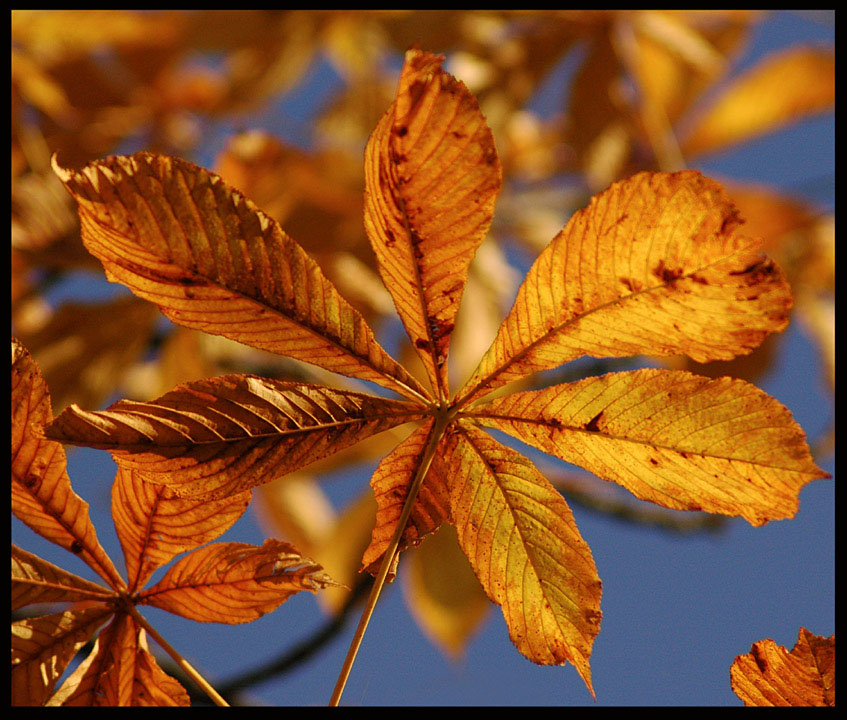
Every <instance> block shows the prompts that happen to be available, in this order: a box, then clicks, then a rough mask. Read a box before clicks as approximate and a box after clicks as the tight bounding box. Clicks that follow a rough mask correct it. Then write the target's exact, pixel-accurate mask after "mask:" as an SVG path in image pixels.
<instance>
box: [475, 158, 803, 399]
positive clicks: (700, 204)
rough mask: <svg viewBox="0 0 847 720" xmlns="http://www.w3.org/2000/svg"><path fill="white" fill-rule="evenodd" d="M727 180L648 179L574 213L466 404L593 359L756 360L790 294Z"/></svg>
mask: <svg viewBox="0 0 847 720" xmlns="http://www.w3.org/2000/svg"><path fill="white" fill-rule="evenodd" d="M739 222H740V220H739V218H738V217H737V214H736V211H735V208H734V207H733V205H732V203H731V202H730V201H729V199H728V198H727V197H726V195H725V193H724V192H723V190H722V188H721V187H720V185H718V184H717V183H715V182H713V181H711V180H709V179H707V178H705V177H703V176H702V175H700V174H699V173H697V172H694V171H685V172H680V173H639V174H638V175H635V176H633V177H632V178H629V179H628V180H624V181H622V182H618V183H615V184H614V185H612V186H611V187H610V188H609V189H608V190H606V191H605V192H603V193H600V194H599V195H596V196H595V197H593V198H592V200H591V203H590V204H589V206H588V207H587V208H585V209H584V210H581V211H579V212H578V213H576V214H575V215H574V216H573V217H572V218H571V220H570V221H569V222H568V224H567V225H566V226H565V228H564V230H562V232H561V233H559V235H557V236H556V237H555V238H554V240H553V242H551V243H550V245H549V246H548V247H547V248H546V249H545V250H544V251H543V252H542V253H541V255H539V257H538V259H537V260H536V261H535V263H534V264H533V266H532V267H531V268H530V270H529V273H528V274H527V277H526V279H525V281H524V283H523V285H521V287H520V289H519V291H518V296H517V298H516V300H515V303H514V306H513V307H512V310H511V311H510V312H509V314H508V316H507V317H506V319H505V320H504V321H503V324H502V325H501V326H500V330H499V331H498V333H497V337H496V338H495V340H494V343H493V344H492V346H491V348H489V350H488V352H487V353H486V354H485V356H484V357H483V359H482V361H481V362H480V365H479V367H478V368H477V370H476V373H475V374H474V376H473V377H472V378H471V380H469V381H468V383H467V385H466V386H465V388H464V389H463V390H462V391H461V392H460V393H459V396H460V398H461V400H460V402H461V401H464V400H466V399H471V398H474V397H477V396H479V395H481V394H484V393H485V392H488V391H490V390H492V389H494V388H495V387H498V386H499V385H502V384H504V383H506V382H510V381H512V380H516V379H518V378H521V377H524V376H526V375H529V374H531V373H534V372H538V371H540V370H547V369H550V368H553V367H556V366H558V365H561V364H563V363H565V362H568V361H570V360H574V359H576V358H578V357H582V356H584V355H590V356H594V357H627V356H630V355H638V354H641V353H645V354H650V355H655V356H665V355H678V354H685V355H688V356H689V357H691V358H692V359H694V360H697V361H698V362H705V361H707V360H728V359H731V358H733V357H735V356H736V355H743V354H747V353H749V352H750V351H751V350H753V348H755V347H757V346H758V345H759V344H760V343H761V342H762V340H763V339H764V338H765V337H766V336H767V335H768V334H769V333H771V332H775V331H780V330H783V329H784V328H785V327H786V325H787V324H788V310H789V308H790V307H791V294H790V289H789V287H788V284H787V283H786V282H785V279H784V278H783V275H782V273H781V271H780V270H779V268H778V267H777V266H776V265H774V263H773V262H772V261H770V260H769V259H767V258H764V257H762V256H760V255H759V252H758V249H759V241H757V240H752V239H749V238H745V237H743V236H741V235H739V234H738V233H736V226H737V225H738V224H739Z"/></svg>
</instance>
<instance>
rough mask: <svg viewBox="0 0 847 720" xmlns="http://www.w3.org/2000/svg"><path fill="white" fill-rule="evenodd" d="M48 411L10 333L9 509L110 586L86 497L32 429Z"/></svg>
mask: <svg viewBox="0 0 847 720" xmlns="http://www.w3.org/2000/svg"><path fill="white" fill-rule="evenodd" d="M52 416H53V414H52V411H51V409H50V395H49V393H48V390H47V386H46V385H45V384H44V381H43V379H42V377H41V371H40V370H39V369H38V365H37V364H36V363H35V361H34V360H33V359H32V357H31V356H30V354H29V352H28V351H27V350H26V348H25V347H24V346H23V345H21V344H20V342H18V341H17V340H15V339H12V512H13V513H14V514H15V515H16V516H17V517H18V518H19V519H20V520H21V521H22V522H24V523H26V524H27V525H28V526H29V527H30V528H31V529H32V530H33V531H35V532H36V533H38V534H39V535H41V536H42V537H45V538H47V539H48V540H50V541H51V542H54V543H56V544H57V545H60V546H61V547H63V548H65V549H66V550H69V551H70V552H72V553H74V554H76V555H79V557H80V558H81V559H82V560H84V561H85V562H86V563H87V564H88V565H89V566H90V567H91V568H92V569H93V570H94V571H95V572H97V574H98V575H100V577H102V578H103V579H104V580H106V581H107V582H108V583H109V584H110V585H111V586H112V587H114V588H120V587H123V580H121V577H120V575H119V574H118V572H117V570H116V569H115V566H114V565H113V564H112V561H111V560H110V559H109V556H108V555H107V554H106V551H105V550H103V548H102V546H101V545H100V543H99V542H98V540H97V533H96V531H95V530H94V525H92V523H91V520H90V519H89V517H88V503H86V502H84V501H83V500H82V499H81V498H80V497H79V496H78V495H77V494H76V493H75V492H74V491H73V489H72V488H71V481H70V478H68V473H67V469H66V463H65V451H64V449H63V448H62V446H61V445H60V444H59V443H57V442H54V441H52V440H45V439H43V438H39V437H38V436H37V435H36V433H35V430H34V428H35V427H38V426H40V425H42V424H43V423H46V422H49V421H50V420H51V419H52Z"/></svg>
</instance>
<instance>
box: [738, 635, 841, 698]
mask: <svg viewBox="0 0 847 720" xmlns="http://www.w3.org/2000/svg"><path fill="white" fill-rule="evenodd" d="M729 672H730V678H731V680H732V690H733V692H735V694H736V695H738V697H739V698H741V699H742V700H743V701H744V704H745V705H748V706H751V705H752V706H758V707H774V706H776V707H785V706H792V707H808V706H817V707H834V706H835V635H832V636H831V637H829V638H825V637H820V636H818V635H813V634H812V633H810V632H809V631H808V630H806V629H805V628H800V634H799V637H798V638H797V643H796V644H795V645H794V647H793V648H792V650H791V652H789V651H788V650H786V649H785V648H784V647H782V646H781V645H777V644H776V643H775V642H774V641H773V640H770V639H768V640H760V641H759V642H755V643H753V646H752V647H751V648H750V652H749V653H748V654H746V655H739V656H738V657H737V658H735V662H733V663H732V667H731V668H730V671H729Z"/></svg>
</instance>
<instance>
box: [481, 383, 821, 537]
mask: <svg viewBox="0 0 847 720" xmlns="http://www.w3.org/2000/svg"><path fill="white" fill-rule="evenodd" d="M471 414H472V415H473V416H474V417H475V418H476V419H477V420H478V421H479V422H481V423H483V424H485V425H489V426H491V427H495V428H497V429H498V430H503V431H504V432H507V433H509V434H510V435H513V436H515V437H516V438H518V439H519V440H522V441H523V442H525V443H528V444H530V445H533V446H534V447H537V448H539V449H540V450H543V451H544V452H547V453H550V454H551V455H555V456H556V457H559V458H562V459H563V460H566V461H567V462H570V463H573V464H575V465H580V466H582V467H584V468H585V469H586V470H589V471H591V472H593V473H594V474H595V475H597V476H598V477H601V478H603V479H605V480H613V481H615V482H617V483H619V484H620V485H623V486H624V487H625V488H627V489H628V490H630V491H631V492H632V493H633V494H634V495H636V496H637V497H639V498H641V499H642V500H649V501H651V502H654V503H657V504H658V505H663V506H665V507H669V508H675V509H680V510H705V511H707V512H713V513H721V514H724V515H731V516H741V517H743V518H745V519H746V520H747V521H748V522H750V523H751V524H752V525H762V524H764V523H766V522H768V521H769V520H776V519H781V518H789V517H793V516H794V514H795V513H796V512H797V507H798V504H799V500H798V496H799V494H800V490H801V488H802V487H803V486H804V485H805V484H806V483H808V482H810V481H812V480H815V479H816V478H821V477H827V474H826V473H825V472H823V471H822V470H820V469H819V468H818V467H817V466H816V465H815V463H814V462H813V460H812V457H811V455H810V454H809V448H808V446H807V444H806V439H805V435H804V434H803V431H802V429H801V428H800V426H799V425H797V423H795V422H794V420H793V418H792V417H791V413H790V412H789V411H788V410H787V409H786V408H785V407H783V406H782V405H781V404H780V403H779V402H777V401H776V400H774V399H773V398H772V397H770V396H768V395H767V394H766V393H764V392H762V391H761V390H759V389H758V388H756V387H755V386H754V385H751V384H750V383H748V382H745V381H744V380H737V379H733V378H728V377H722V378H717V379H710V378H705V377H700V376H698V375H692V374H691V373H688V372H684V371H670V370H634V371H631V372H619V373H610V374H608V375H603V376H601V377H592V378H586V379H584V380H580V381H578V382H574V383H568V384H565V385H556V386H553V387H550V388H546V389H544V390H539V391H536V392H524V393H514V394H512V395H509V396H506V397H503V398H499V399H495V400H492V401H491V402H489V403H486V404H483V405H480V406H479V407H478V408H476V409H475V410H473V411H472V413H471Z"/></svg>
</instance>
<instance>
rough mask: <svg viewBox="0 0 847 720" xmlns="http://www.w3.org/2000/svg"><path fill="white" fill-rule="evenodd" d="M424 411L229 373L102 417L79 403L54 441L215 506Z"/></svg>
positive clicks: (55, 427)
mask: <svg viewBox="0 0 847 720" xmlns="http://www.w3.org/2000/svg"><path fill="white" fill-rule="evenodd" d="M421 412H422V411H421V409H420V408H419V407H417V406H414V405H411V404H409V403H406V402H401V401H397V400H387V399H383V398H378V397H374V396H371V395H363V394H361V393H354V392H350V391H344V390H333V389H331V388H327V387H322V386H318V385H305V384H299V383H289V382H283V381H279V380H269V379H265V378H259V377H254V376H252V375H225V376H222V377H217V378H212V379H209V380H198V381H195V382H190V383H186V384H184V385H180V386H178V387H176V388H175V389H174V390H172V391H170V392H168V393H165V394H164V395H163V396H162V397H160V398H158V399H157V400H154V401H151V402H133V401H130V400H121V401H120V402H118V403H115V404H114V405H112V406H111V407H110V408H109V409H107V410H103V411H100V412H87V411H84V410H81V409H80V408H78V407H76V406H73V405H72V406H71V407H69V408H67V409H66V410H65V411H64V412H62V413H61V414H60V415H59V416H58V417H57V418H56V419H55V420H54V421H53V423H52V424H50V425H48V426H47V427H46V428H45V433H46V434H47V435H48V436H49V437H51V438H53V439H56V440H59V439H60V440H61V441H62V442H66V443H74V444H80V445H86V446H88V447H96V448H102V449H107V450H109V451H111V452H112V453H113V454H114V455H115V458H116V460H117V461H118V462H119V463H120V464H121V465H123V466H125V467H127V468H132V469H135V470H138V471H139V472H141V473H142V474H143V475H144V476H145V479H148V480H152V481H155V482H160V483H166V484H168V485H170V486H171V487H173V488H175V489H176V490H177V492H178V493H179V494H180V495H205V496H206V497H207V498H211V497H212V496H214V497H223V496H225V495H231V494H234V493H240V492H242V491H244V490H246V489H249V488H251V487H254V486H256V485H259V484H261V483H265V482H269V481H271V480H273V479H275V478H277V477H280V476H281V475H284V474H285V473H287V472H291V471H292V470H296V469H298V468H300V467H302V466H304V465H306V464H308V463H311V462H312V461H314V460H317V459H318V458H321V457H325V456H326V455H329V454H331V453H334V452H337V451H339V450H341V449H342V448H344V447H347V446H349V445H351V444H353V443H355V442H358V441H359V440H362V439H364V438H366V437H369V436H371V435H373V434H375V433H378V432H381V431H383V430H386V429H388V428H390V427H393V426H395V425H400V424H402V423H405V422H407V421H409V420H413V419H415V418H417V417H420V415H421Z"/></svg>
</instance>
